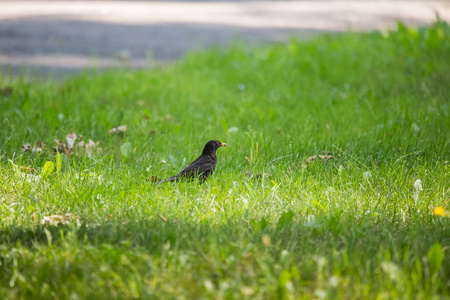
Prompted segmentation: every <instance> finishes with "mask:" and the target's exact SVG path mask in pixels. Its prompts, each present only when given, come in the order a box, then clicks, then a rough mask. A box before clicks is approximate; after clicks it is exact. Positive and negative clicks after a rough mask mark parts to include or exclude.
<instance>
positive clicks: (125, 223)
mask: <svg viewBox="0 0 450 300" xmlns="http://www.w3.org/2000/svg"><path fill="white" fill-rule="evenodd" d="M449 101H450V28H449V27H448V25H447V24H445V23H443V22H441V21H437V22H436V23H434V24H433V25H431V26H429V27H427V28H418V29H417V28H408V27H405V26H403V25H402V24H399V25H398V28H397V29H396V30H394V31H385V32H372V33H345V34H338V35H322V36H319V37H316V38H312V39H309V40H307V41H298V40H291V41H289V42H288V43H285V44H277V45H271V46H264V47H261V46H260V47H254V46H249V45H247V44H245V43H242V42H236V43H234V44H233V45H232V46H230V47H229V48H227V49H211V50H209V51H206V52H203V53H194V54H190V55H188V56H187V57H186V58H185V59H183V60H182V61H180V62H178V63H175V64H173V65H170V66H165V67H162V68H158V69H150V70H109V71H107V72H103V73H98V72H95V71H92V70H86V72H83V73H82V74H79V75H75V76H71V77H69V78H67V79H64V80H63V81H39V80H38V79H33V80H29V79H25V78H17V77H13V76H9V75H5V74H3V75H0V122H1V126H0V157H1V161H0V184H1V186H0V203H1V206H0V219H1V223H0V298H1V299H133V298H144V299H394V298H395V299H449V298H450V217H449V211H450V204H449V202H450V163H449V161H450V131H449V129H450V107H449ZM125 125H126V126H125ZM211 139H218V140H220V141H221V142H225V143H227V144H228V147H226V148H225V147H223V148H220V149H219V150H218V152H217V156H218V164H217V169H216V172H215V173H214V176H213V177H211V178H210V179H209V180H208V181H206V182H204V183H201V182H200V181H198V180H195V181H192V182H178V183H166V184H161V185H154V184H152V183H151V181H152V180H153V179H154V178H155V177H158V178H165V177H167V176H171V175H174V174H176V173H177V172H179V171H180V170H181V169H182V168H183V167H184V166H186V165H187V164H188V163H190V162H191V161H192V160H193V159H195V158H196V157H197V156H198V155H199V154H200V153H201V150H202V148H203V146H204V144H205V143H206V142H207V141H208V140H211Z"/></svg>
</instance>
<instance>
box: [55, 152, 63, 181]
mask: <svg viewBox="0 0 450 300" xmlns="http://www.w3.org/2000/svg"><path fill="white" fill-rule="evenodd" d="M61 166H62V157H61V153H59V152H56V172H57V173H58V177H59V173H60V171H61Z"/></svg>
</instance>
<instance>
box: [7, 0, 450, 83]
mask: <svg viewBox="0 0 450 300" xmlns="http://www.w3.org/2000/svg"><path fill="white" fill-rule="evenodd" d="M436 13H437V14H439V16H440V18H441V19H443V20H446V21H449V20H450V1H414V0H409V1H393V0H390V1H368V0H360V1H340V0H324V1H319V0H310V1H266V2H261V1H244V2H242V1H240V2H228V1H220V2H217V1H212V2H150V1H140V2H138V1H1V0H0V70H1V71H2V72H8V71H12V72H14V73H17V72H19V70H20V72H23V73H25V74H31V75H39V76H46V75H48V74H54V75H56V76H61V75H64V74H67V73H70V72H76V71H79V70H82V69H84V68H88V67H98V68H104V67H113V66H129V67H139V68H143V67H150V66H154V65H158V64H164V63H166V62H170V61H173V60H176V59H179V58H181V57H183V55H184V54H186V53H187V52H190V51H196V50H201V49H204V48H206V47H212V46H219V47H222V46H225V45H227V44H228V43H229V42H230V41H231V40H233V39H235V38H237V39H240V40H244V41H247V42H250V43H271V42H281V41H286V40H288V39H289V37H290V36H296V37H299V38H304V37H308V36H311V35H313V34H317V33H321V32H324V31H327V32H339V31H344V30H355V31H366V30H372V29H388V28H393V27H395V25H396V22H397V21H402V22H404V23H407V24H411V25H423V24H428V23H430V22H432V21H434V20H435V19H436Z"/></svg>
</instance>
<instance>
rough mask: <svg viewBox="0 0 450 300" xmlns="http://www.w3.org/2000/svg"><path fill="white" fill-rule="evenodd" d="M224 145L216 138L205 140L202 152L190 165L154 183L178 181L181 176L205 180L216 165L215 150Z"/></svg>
mask: <svg viewBox="0 0 450 300" xmlns="http://www.w3.org/2000/svg"><path fill="white" fill-rule="evenodd" d="M226 145H227V144H225V143H221V142H219V141H217V140H211V141H209V142H207V143H206V145H205V147H204V148H203V151H202V154H201V155H200V156H199V157H198V158H197V159H196V160H194V161H193V162H192V163H191V164H190V165H188V166H187V167H186V168H184V169H183V170H182V171H181V172H180V173H178V174H177V175H175V176H173V177H170V178H167V179H164V180H160V181H158V182H156V183H163V182H174V181H178V180H180V179H182V178H194V177H199V178H201V179H202V180H205V179H206V178H208V177H209V175H211V174H212V173H213V172H214V170H215V169H216V165H217V156H216V151H217V149H219V147H222V146H226Z"/></svg>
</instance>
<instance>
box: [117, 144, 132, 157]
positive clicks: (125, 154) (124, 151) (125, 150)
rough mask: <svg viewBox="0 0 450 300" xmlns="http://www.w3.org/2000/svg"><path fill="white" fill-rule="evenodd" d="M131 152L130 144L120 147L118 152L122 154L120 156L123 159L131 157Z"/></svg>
mask: <svg viewBox="0 0 450 300" xmlns="http://www.w3.org/2000/svg"><path fill="white" fill-rule="evenodd" d="M132 151H133V147H132V146H131V143H125V144H122V145H121V146H120V152H121V153H122V156H123V157H125V158H128V157H129V156H130V155H131V152H132Z"/></svg>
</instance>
